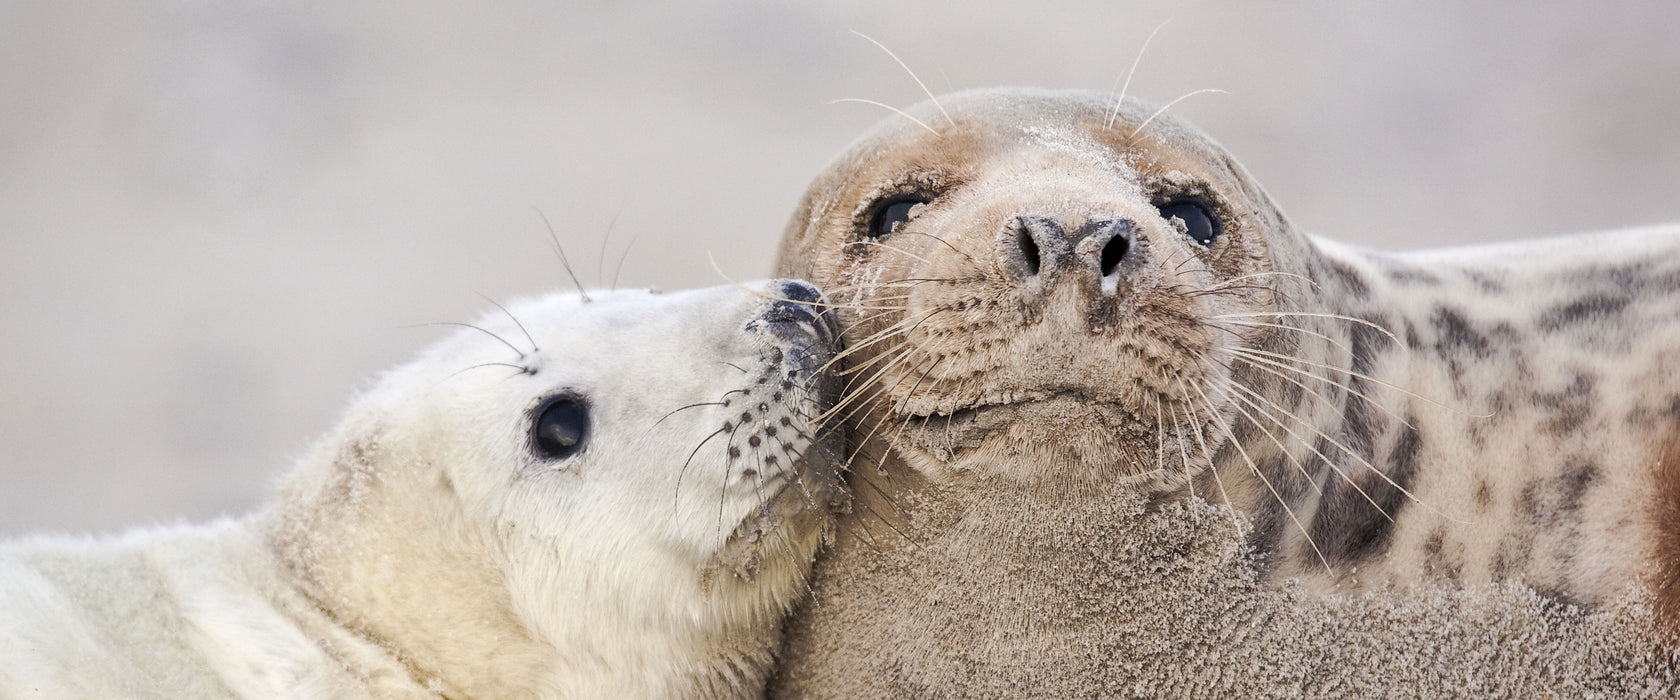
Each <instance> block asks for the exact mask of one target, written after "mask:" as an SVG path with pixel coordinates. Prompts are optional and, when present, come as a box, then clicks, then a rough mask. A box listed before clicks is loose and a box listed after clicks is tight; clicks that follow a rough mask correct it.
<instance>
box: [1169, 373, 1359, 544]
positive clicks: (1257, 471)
mask: <svg viewBox="0 0 1680 700" xmlns="http://www.w3.org/2000/svg"><path fill="white" fill-rule="evenodd" d="M1195 388H1196V394H1197V395H1199V396H1201V397H1202V403H1203V404H1205V405H1206V406H1207V407H1208V413H1209V415H1217V414H1214V413H1213V401H1212V400H1211V399H1209V398H1208V397H1207V394H1206V393H1203V392H1202V387H1201V386H1200V385H1197V386H1196V387H1195ZM1213 424H1214V425H1217V426H1219V427H1220V429H1222V430H1224V431H1225V436H1226V437H1227V438H1229V439H1230V440H1231V446H1232V447H1235V448H1237V454H1239V455H1242V458H1243V461H1244V462H1247V463H1248V469H1249V471H1251V472H1253V473H1254V475H1255V476H1256V477H1259V478H1260V483H1262V484H1265V485H1266V490H1267V491H1270V492H1271V494H1272V498H1274V499H1277V502H1278V505H1280V506H1283V512H1285V513H1288V514H1289V519H1290V520H1292V521H1294V522H1295V527H1296V528H1298V529H1300V531H1301V536H1302V537H1304V538H1306V540H1307V545H1308V546H1311V547H1312V550H1313V554H1316V555H1318V561H1319V563H1321V564H1323V565H1324V573H1326V574H1329V575H1331V576H1335V575H1336V571H1335V569H1332V568H1330V560H1329V559H1326V558H1325V557H1324V552H1321V551H1319V549H1318V543H1317V542H1314V541H1313V538H1312V535H1311V534H1309V533H1308V532H1307V526H1306V524H1305V523H1302V522H1301V519H1300V518H1299V517H1296V515H1295V510H1294V509H1293V508H1290V507H1289V503H1288V502H1287V501H1285V500H1283V495H1282V494H1280V493H1278V490H1277V488H1276V487H1274V486H1272V481H1271V479H1267V478H1266V475H1265V474H1264V473H1262V472H1261V471H1260V467H1258V466H1255V464H1254V460H1253V459H1250V458H1249V456H1248V450H1245V449H1243V446H1242V442H1241V441H1240V440H1238V439H1237V434H1236V433H1235V432H1232V430H1231V426H1230V425H1229V424H1227V423H1226V422H1224V421H1220V420H1214V421H1213Z"/></svg>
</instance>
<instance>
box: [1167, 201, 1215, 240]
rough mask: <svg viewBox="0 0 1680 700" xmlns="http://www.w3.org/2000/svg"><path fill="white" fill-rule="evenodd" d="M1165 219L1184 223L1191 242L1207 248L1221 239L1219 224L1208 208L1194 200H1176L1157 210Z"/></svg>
mask: <svg viewBox="0 0 1680 700" xmlns="http://www.w3.org/2000/svg"><path fill="white" fill-rule="evenodd" d="M1155 210H1156V211H1159V212H1160V213H1161V218H1163V219H1178V220H1179V221H1183V222H1184V231H1185V234H1186V235H1188V236H1190V239H1191V240H1194V241H1195V242H1196V243H1198V244H1200V245H1201V246H1203V247H1207V246H1209V245H1212V244H1213V239H1215V238H1218V237H1219V222H1218V221H1215V220H1214V218H1213V214H1211V213H1209V212H1208V210H1207V206H1206V205H1204V204H1202V203H1201V202H1198V201H1196V200H1193V199H1175V200H1173V201H1170V202H1167V203H1166V204H1162V205H1160V206H1158V207H1156V208H1155Z"/></svg>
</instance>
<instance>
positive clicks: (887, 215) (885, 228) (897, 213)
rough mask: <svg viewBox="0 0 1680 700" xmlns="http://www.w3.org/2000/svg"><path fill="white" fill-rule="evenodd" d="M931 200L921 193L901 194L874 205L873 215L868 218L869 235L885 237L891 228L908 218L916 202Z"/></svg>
mask: <svg viewBox="0 0 1680 700" xmlns="http://www.w3.org/2000/svg"><path fill="white" fill-rule="evenodd" d="M931 201H933V200H931V199H928V198H927V197H923V196H921V195H914V194H912V195H901V196H898V197H892V198H890V199H887V200H885V201H882V202H881V203H879V204H877V205H875V215H874V216H872V217H870V218H869V237H870V238H886V237H887V236H889V235H891V234H892V232H893V230H894V229H896V228H897V227H898V225H899V224H902V223H904V222H906V221H909V220H910V210H911V209H914V208H916V205H918V204H927V203H928V202H931Z"/></svg>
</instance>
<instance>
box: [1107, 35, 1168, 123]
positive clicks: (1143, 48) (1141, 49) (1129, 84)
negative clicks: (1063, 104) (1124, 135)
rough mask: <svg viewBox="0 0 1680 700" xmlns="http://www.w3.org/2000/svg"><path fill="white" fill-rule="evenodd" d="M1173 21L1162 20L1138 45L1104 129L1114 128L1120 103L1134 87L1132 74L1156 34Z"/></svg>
mask: <svg viewBox="0 0 1680 700" xmlns="http://www.w3.org/2000/svg"><path fill="white" fill-rule="evenodd" d="M1171 21H1172V19H1171V18H1168V19H1164V20H1161V23H1160V24H1157V25H1155V28H1154V29H1152V30H1150V32H1149V36H1148V37H1147V38H1145V39H1144V40H1143V46H1140V47H1138V52H1137V55H1136V56H1133V57H1132V67H1131V68H1130V69H1127V71H1126V84H1125V85H1124V86H1122V87H1121V88H1120V96H1119V97H1116V98H1114V107H1113V108H1112V109H1110V110H1109V111H1108V122H1107V123H1105V124H1103V128H1104V129H1112V128H1114V119H1115V118H1116V117H1118V116H1120V103H1122V102H1125V101H1126V92H1127V91H1128V90H1131V89H1132V74H1134V73H1136V72H1137V67H1138V64H1139V63H1142V62H1143V54H1144V52H1145V51H1148V50H1149V42H1151V41H1154V40H1155V35H1156V34H1160V33H1161V29H1162V28H1164V27H1166V26H1167V23H1168V22H1171ZM1115 82H1119V79H1118V78H1116V79H1115ZM1108 94H1110V95H1113V94H1114V87H1113V86H1109V88H1108Z"/></svg>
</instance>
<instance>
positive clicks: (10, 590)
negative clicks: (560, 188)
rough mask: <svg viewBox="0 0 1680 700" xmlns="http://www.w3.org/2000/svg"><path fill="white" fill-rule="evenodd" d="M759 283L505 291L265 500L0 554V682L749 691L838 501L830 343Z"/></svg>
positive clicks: (460, 692)
mask: <svg viewBox="0 0 1680 700" xmlns="http://www.w3.org/2000/svg"><path fill="white" fill-rule="evenodd" d="M761 289H762V290H763V291H762V292H750V291H746V290H743V289H737V288H732V287H719V288H713V289H706V290H698V291H690V292H682V293H676V294H668V295H665V294H653V293H646V292H610V293H609V292H592V293H590V297H588V298H586V297H582V296H580V295H576V294H563V295H554V296H549V297H543V298H538V299H535V300H531V301H526V302H522V303H518V304H512V305H509V306H508V307H507V308H506V313H500V312H498V313H495V314H491V315H488V316H486V317H485V318H483V319H482V320H480V321H479V322H478V323H477V324H474V325H473V327H470V328H463V329H461V330H460V331H459V332H457V333H455V334H454V335H452V336H451V337H449V338H448V339H446V340H444V341H442V342H441V343H439V344H437V345H436V346H434V347H432V348H430V349H429V350H426V351H425V352H423V353H422V354H420V355H419V357H418V358H417V359H416V360H414V361H413V362H411V363H409V364H407V365H404V366H402V367H399V368H397V369H394V370H392V371H390V372H388V373H386V374H385V375H383V376H382V377H381V378H380V379H379V381H378V382H377V384H375V385H374V386H373V387H372V388H371V389H370V390H368V391H367V392H365V393H364V394H363V395H361V396H360V397H359V398H358V399H357V400H356V401H355V402H354V403H353V405H352V406H351V408H350V409H349V411H348V412H347V413H346V415H345V416H344V418H343V419H342V422H341V423H340V424H339V425H338V427H337V428H336V429H335V430H333V431H332V432H331V433H330V434H329V435H328V436H327V437H326V438H325V439H324V440H323V441H322V442H321V443H319V445H318V446H317V447H316V448H315V449H314V450H313V451H312V452H311V453H310V454H309V455H308V456H307V457H306V458H305V459H303V460H302V463H301V464H300V465H299V466H298V467H297V468H296V469H295V471H294V472H292V473H290V474H289V475H288V476H287V477H286V479H285V480H284V482H283V485H282V488H281V490H280V495H279V497H278V499H277V501H276V502H275V503H274V504H273V505H272V506H270V507H269V508H267V509H266V510H264V511H263V512H261V513H258V514H256V515H253V516H250V517H246V518H242V519H237V520H225V521H221V522H217V523H214V524H211V525H206V526H178V527H169V528H158V529H148V530H140V531H135V532H131V533H128V534H125V535H122V536H118V537H113V538H97V539H71V538H63V537H37V538H34V539H25V540H21V541H15V542H10V543H6V544H4V545H0V611H3V612H0V697H5V698H32V697H43V698H70V697H76V698H93V697H99V698H116V697H156V698H189V697H191V698H197V697H206V698H208V697H241V698H281V697H298V698H324V697H333V698H358V697H379V698H392V697H414V698H443V697H448V698H468V697H479V698H483V697H531V698H538V697H543V698H581V697H658V698H668V697H696V698H699V697H707V698H710V697H756V696H758V695H760V694H761V693H762V683H763V679H764V676H765V674H766V673H767V671H768V669H769V665H770V662H771V657H770V654H771V650H772V649H773V648H774V647H775V645H776V642H777V639H778V636H779V634H780V624H781V619H782V616H783V614H784V613H785V612H786V610H787V609H788V608H789V607H790V606H791V605H792V604H793V602H794V601H795V600H796V599H797V598H799V597H800V596H802V595H804V594H805V592H806V590H807V589H806V587H805V576H806V574H807V573H808V567H809V562H810V558H811V556H812V555H813V553H814V552H815V550H816V548H817V546H818V543H819V541H820V539H821V537H822V531H823V528H824V527H825V526H826V523H827V522H828V518H827V514H828V511H829V509H830V508H831V507H834V506H835V505H836V504H837V503H839V501H840V499H841V498H842V496H843V491H841V490H840V488H839V481H838V479H837V477H836V476H835V474H836V469H837V464H838V463H837V461H835V459H834V456H835V455H837V454H838V450H837V448H836V447H835V446H832V445H829V444H828V442H827V441H828V440H829V439H831V438H827V437H824V435H823V433H821V432H820V428H819V426H817V425H815V424H813V418H814V417H816V416H818V415H819V414H820V413H821V412H822V411H823V410H825V409H826V407H827V406H828V403H829V401H831V400H832V390H831V389H830V388H827V385H826V382H827V380H825V379H822V378H820V377H819V378H815V379H813V370H815V369H816V368H818V367H819V366H820V365H822V364H823V363H824V362H826V360H827V358H829V357H831V356H832V350H831V346H832V344H833V342H834V340H835V338H834V331H833V329H832V328H831V327H830V326H829V325H828V323H827V322H826V321H825V320H823V319H822V318H821V317H820V315H819V314H818V313H817V312H816V311H815V310H814V309H813V307H812V306H811V305H810V304H809V303H808V302H815V301H817V297H818V293H817V290H816V289H815V288H813V287H811V286H810V285H808V284H805V283H802V282H794V281H777V282H772V283H768V284H766V285H764V286H763V287H762V288H761ZM830 432H832V431H830Z"/></svg>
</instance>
